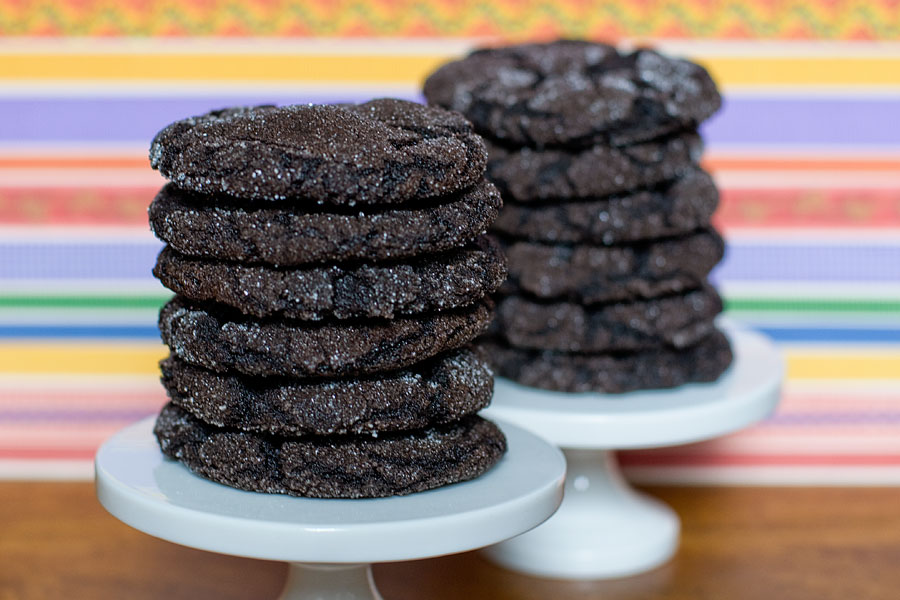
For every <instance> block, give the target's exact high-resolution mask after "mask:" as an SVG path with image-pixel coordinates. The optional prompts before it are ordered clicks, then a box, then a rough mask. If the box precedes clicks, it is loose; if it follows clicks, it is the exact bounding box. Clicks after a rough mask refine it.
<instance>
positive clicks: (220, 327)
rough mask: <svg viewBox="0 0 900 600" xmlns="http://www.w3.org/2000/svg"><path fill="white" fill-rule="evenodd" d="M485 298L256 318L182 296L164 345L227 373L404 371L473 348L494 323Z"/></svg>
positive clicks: (173, 306)
mask: <svg viewBox="0 0 900 600" xmlns="http://www.w3.org/2000/svg"><path fill="white" fill-rule="evenodd" d="M491 313H492V304H491V302H490V301H489V300H487V299H483V300H481V301H479V302H477V303H475V304H472V305H470V306H466V307H463V308H458V309H455V310H452V311H444V312H437V313H428V314H420V315H414V316H408V317H402V318H395V319H393V320H385V319H369V320H358V321H357V320H354V321H326V322H309V321H299V320H280V319H265V320H262V319H251V318H248V317H246V316H244V315H241V314H240V313H237V312H236V311H233V310H229V309H227V308H225V307H222V306H219V305H208V306H207V305H197V304H194V303H192V302H190V301H189V300H187V299H185V298H181V297H179V296H176V297H175V298H174V299H173V300H171V301H169V302H168V303H167V304H166V305H165V306H164V307H163V308H162V311H161V312H160V315H159V328H160V333H161V335H162V339H163V342H165V343H166V345H168V346H169V349H170V350H171V351H172V354H174V355H175V356H177V357H179V358H181V359H182V360H184V361H185V362H188V363H191V364H193V365H197V366H200V367H205V368H207V369H210V370H213V371H217V372H220V373H224V372H228V371H237V372H240V373H244V374H246V375H275V376H290V377H344V376H353V375H367V374H372V373H378V372H380V371H389V370H392V369H400V368H403V367H407V366H409V365H412V364H415V363H416V362H418V361H421V360H424V359H426V358H430V357H432V356H435V355H437V354H440V353H441V352H444V351H446V350H451V349H453V348H459V347H461V346H464V345H466V344H468V343H469V342H470V341H472V340H473V339H474V338H475V337H476V336H478V335H479V334H481V333H482V332H483V331H484V330H485V329H486V328H487V326H488V324H489V323H490V320H491V316H492V314H491Z"/></svg>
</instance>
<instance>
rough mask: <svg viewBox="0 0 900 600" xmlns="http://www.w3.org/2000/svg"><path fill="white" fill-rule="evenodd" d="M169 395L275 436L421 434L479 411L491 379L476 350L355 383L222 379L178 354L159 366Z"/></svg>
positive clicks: (222, 420)
mask: <svg viewBox="0 0 900 600" xmlns="http://www.w3.org/2000/svg"><path fill="white" fill-rule="evenodd" d="M160 366H161V368H162V374H163V377H162V381H163V385H164V386H165V388H166V390H167V392H168V394H169V398H170V399H171V400H172V402H173V403H174V404H176V405H178V406H180V407H181V408H183V409H185V410H187V411H188V412H190V413H191V414H192V415H194V416H195V417H197V418H198V419H200V420H202V421H204V422H206V423H209V424H210V425H216V426H218V427H232V428H235V429H243V430H246V431H255V432H259V433H271V434H278V435H307V434H315V435H329V434H342V435H343V434H356V433H371V432H373V431H376V432H379V433H381V432H387V431H398V430H406V429H420V428H423V427H428V426H430V425H438V424H443V423H449V422H451V421H456V420H459V419H461V418H462V417H464V416H466V415H470V414H475V413H476V412H478V411H479V410H481V409H482V408H484V407H485V406H487V405H488V404H489V403H490V401H491V394H492V393H493V387H494V378H493V373H492V372H491V370H490V368H488V366H487V365H486V364H485V363H484V362H483V361H482V360H481V358H479V357H478V356H476V355H475V353H473V352H472V351H471V350H466V349H462V350H453V351H451V352H449V353H445V354H442V355H440V356H437V357H435V358H433V359H431V360H428V361H424V362H421V363H417V364H415V365H413V366H412V367H409V368H408V369H404V370H401V371H391V372H387V373H379V374H378V375H376V376H374V377H365V378H356V379H333V380H328V381H321V380H298V379H285V378H273V377H260V378H256V377H248V376H241V375H235V374H219V373H214V372H212V371H208V370H206V369H202V368H200V367H195V366H192V365H189V364H188V363H186V362H184V361H182V360H179V359H178V358H175V357H169V358H167V359H165V360H164V361H162V363H160Z"/></svg>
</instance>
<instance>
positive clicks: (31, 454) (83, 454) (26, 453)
mask: <svg viewBox="0 0 900 600" xmlns="http://www.w3.org/2000/svg"><path fill="white" fill-rule="evenodd" d="M99 447H100V446H99V445H98V446H97V447H96V448H0V460H10V459H19V460H23V459H24V460H93V459H94V455H95V454H96V453H97V448H99Z"/></svg>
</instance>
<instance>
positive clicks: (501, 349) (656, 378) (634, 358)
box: [482, 331, 732, 393]
mask: <svg viewBox="0 0 900 600" xmlns="http://www.w3.org/2000/svg"><path fill="white" fill-rule="evenodd" d="M482 347H483V348H484V350H485V354H486V355H487V356H488V357H489V361H490V363H491V365H492V366H493V367H494V368H495V369H496V370H497V374H498V375H500V376H502V377H507V378H509V379H512V380H514V381H517V382H518V383H521V384H523V385H528V386H532V387H537V388H543V389H547V390H555V391H560V392H607V393H620V392H628V391H632V390H641V389H659V388H670V387H675V386H679V385H682V384H684V383H691V382H698V383H699V382H709V381H715V380H716V379H717V378H718V377H719V376H720V375H722V373H724V372H725V370H726V369H727V368H728V365H730V364H731V360H732V353H731V347H730V345H729V344H728V340H727V339H726V338H725V336H724V335H722V334H721V333H720V332H719V331H714V332H713V333H712V334H711V335H709V336H708V337H706V338H704V339H703V340H700V341H699V342H698V343H697V344H696V345H694V346H690V347H688V348H681V349H674V348H670V347H659V348H653V349H650V350H643V351H639V352H619V353H608V354H570V353H566V352H554V351H549V350H544V351H542V350H522V349H519V348H512V347H510V346H509V345H508V344H506V343H504V342H501V341H498V340H496V339H491V338H487V339H484V340H482Z"/></svg>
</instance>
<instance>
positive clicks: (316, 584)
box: [278, 562, 383, 600]
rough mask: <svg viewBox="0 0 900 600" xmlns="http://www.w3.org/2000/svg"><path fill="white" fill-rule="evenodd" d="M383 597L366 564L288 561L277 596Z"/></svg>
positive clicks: (287, 599)
mask: <svg viewBox="0 0 900 600" xmlns="http://www.w3.org/2000/svg"><path fill="white" fill-rule="evenodd" d="M331 598H334V599H338V598H340V600H383V599H382V597H381V594H379V593H378V589H377V588H376V587H375V580H374V579H373V578H372V566H371V565H368V564H347V565H340V564H338V565H328V564H315V563H296V562H295V563H290V564H289V566H288V577H287V581H286V582H285V584H284V590H282V592H281V595H280V596H279V597H278V600H326V599H331Z"/></svg>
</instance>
